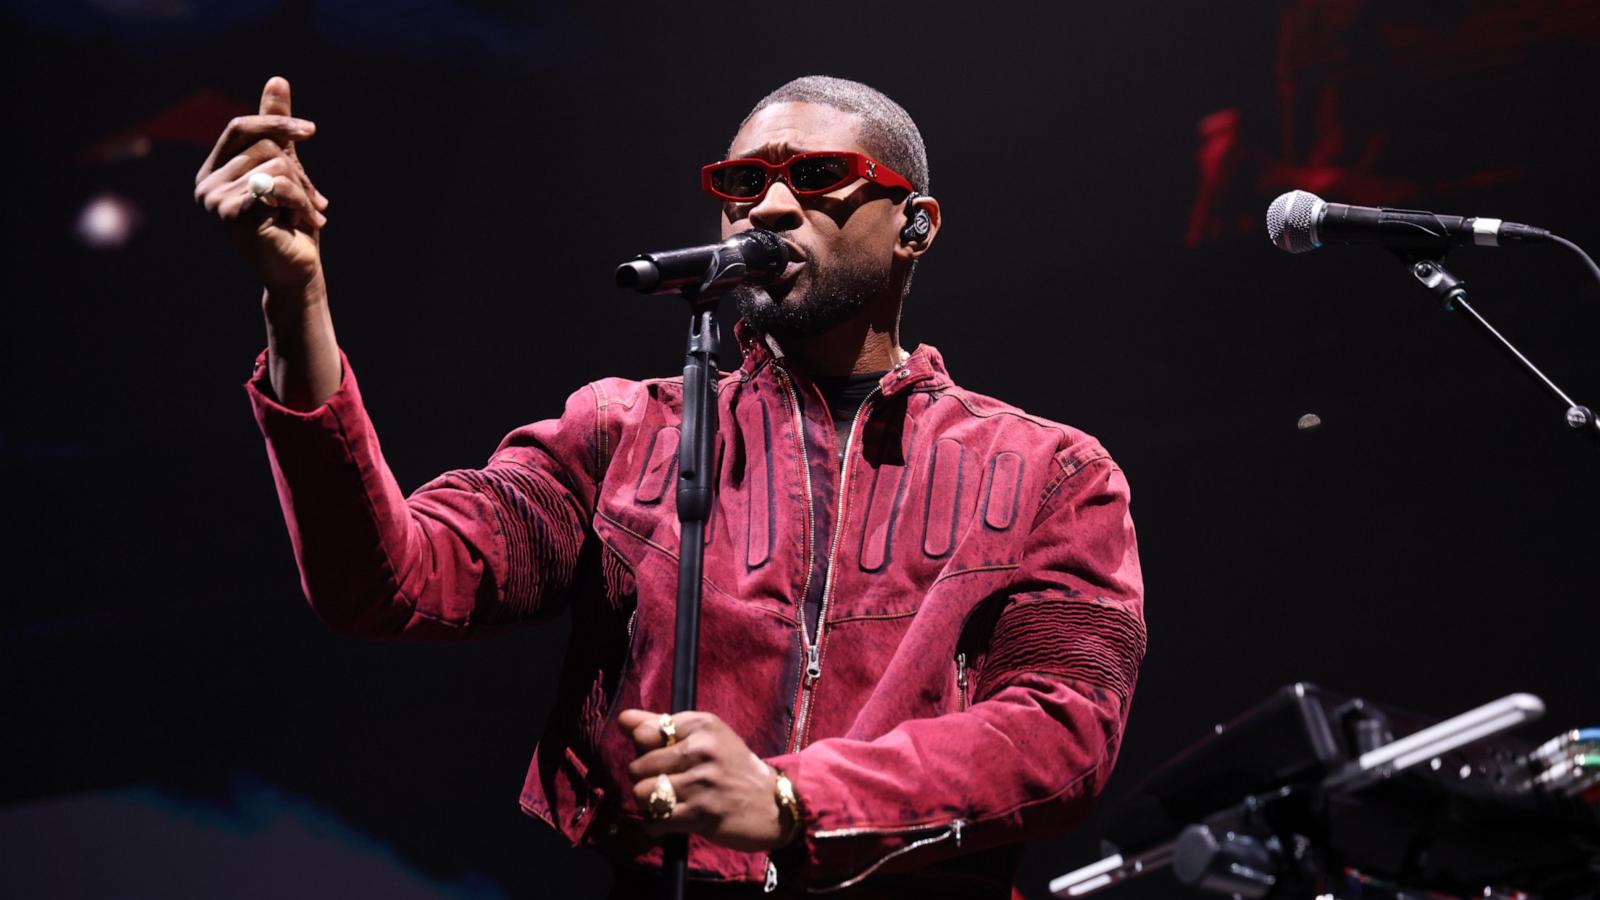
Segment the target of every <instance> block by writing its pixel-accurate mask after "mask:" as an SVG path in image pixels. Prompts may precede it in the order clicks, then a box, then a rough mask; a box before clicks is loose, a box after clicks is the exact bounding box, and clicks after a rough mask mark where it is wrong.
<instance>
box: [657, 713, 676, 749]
mask: <svg viewBox="0 0 1600 900" xmlns="http://www.w3.org/2000/svg"><path fill="white" fill-rule="evenodd" d="M657 727H659V728H660V729H661V744H662V746H664V747H671V746H672V745H673V744H676V743H677V742H678V723H677V722H674V721H672V713H662V714H661V721H660V723H659V724H658V726H657Z"/></svg>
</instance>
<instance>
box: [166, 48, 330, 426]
mask: <svg viewBox="0 0 1600 900" xmlns="http://www.w3.org/2000/svg"><path fill="white" fill-rule="evenodd" d="M315 133H316V124H315V123H313V122H311V121H309V120H306V119H297V118H295V117H294V116H293V115H291V114H290V106H289V82H288V81H287V80H286V79H283V78H279V77H273V78H271V79H268V81H267V83H266V86H265V87H264V88H262V91H261V107H260V113H259V114H257V115H254V116H240V117H239V118H237V119H234V120H233V121H232V122H229V123H228V127H227V128H226V129H224V130H223V132H222V136H221V137H219V138H218V139H217V144H216V146H215V147H213V148H212V150H211V155H210V156H208V157H206V161H205V163H204V164H202V165H201V166H200V171H199V172H197V173H196V174H195V177H194V184H195V187H194V198H195V202H196V203H199V204H200V205H201V206H203V207H205V209H206V210H207V211H208V212H210V213H212V214H213V215H215V216H216V217H217V218H218V219H219V220H221V221H222V223H223V224H224V225H225V226H226V229H227V233H228V238H229V240H230V241H231V242H232V244H233V245H234V248H235V249H237V250H238V251H239V254H240V255H241V256H243V257H244V259H245V262H247V263H248V264H249V265H250V267H251V268H252V269H253V270H254V271H255V273H256V274H257V275H258V276H259V277H260V278H261V283H262V285H263V287H264V290H263V292H262V296H261V309H262V313H263V315H264V316H265V319H266V325H267V370H268V372H269V375H270V383H271V385H272V393H273V396H274V397H275V398H277V400H278V401H279V402H281V403H283V404H284V405H285V406H287V407H289V408H290V409H297V410H308V409H315V408H316V407H318V406H321V405H322V403H323V402H324V401H326V400H327V399H328V397H330V396H332V394H333V392H334V391H335V390H336V389H337V388H338V386H339V372H340V368H339V344H338V341H337V339H336V338H335V337H334V333H333V317H332V316H331V315H330V314H329V311H328V287H327V282H326V280H325V279H324V278H323V273H322V248H321V235H322V227H323V226H324V225H326V224H327V223H328V217H327V216H326V215H325V214H324V212H323V211H324V210H326V209H327V208H328V198H326V197H324V196H323V195H322V192H321V191H319V190H317V188H316V186H315V185H313V184H312V183H311V177H310V176H309V175H307V174H306V170H305V166H303V165H302V164H301V163H300V157H299V155H298V154H297V153H296V152H295V142H296V141H302V140H306V139H308V138H310V137H311V136H312V135H313V134H315ZM263 186H266V187H265V189H263Z"/></svg>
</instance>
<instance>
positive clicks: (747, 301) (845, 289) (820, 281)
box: [733, 262, 889, 339]
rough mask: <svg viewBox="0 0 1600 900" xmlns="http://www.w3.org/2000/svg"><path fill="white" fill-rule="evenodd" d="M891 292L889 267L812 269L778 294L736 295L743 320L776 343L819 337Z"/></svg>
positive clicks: (746, 289) (739, 290)
mask: <svg viewBox="0 0 1600 900" xmlns="http://www.w3.org/2000/svg"><path fill="white" fill-rule="evenodd" d="M888 289H889V267H887V266H884V267H882V268H874V267H869V266H865V265H848V264H843V263H833V264H831V265H829V266H822V267H818V266H817V265H816V264H815V263H814V262H808V263H806V266H805V268H804V269H803V270H801V273H800V275H799V277H797V278H796V279H795V280H794V281H792V282H790V283H789V284H787V285H778V286H776V287H775V288H774V289H770V290H769V289H768V288H765V287H758V286H756V285H751V284H741V285H739V286H738V287H736V288H734V289H733V299H734V300H735V301H736V302H737V303H738V310H739V315H740V316H741V317H742V318H744V320H745V321H746V322H749V323H750V324H751V325H754V326H755V327H756V328H757V329H759V330H760V331H762V332H765V333H766V334H770V335H772V336H773V337H776V338H779V339H782V338H806V337H816V336H817V335H819V334H822V333H824V332H826V331H828V330H829V329H831V328H833V327H834V326H836V325H839V324H840V323H843V322H845V321H848V320H849V319H850V318H851V317H852V316H854V315H856V314H857V313H859V312H861V310H863V309H865V308H866V306H867V302H868V301H869V300H871V299H872V298H873V297H876V296H878V295H879V294H882V293H885V292H886V291H888Z"/></svg>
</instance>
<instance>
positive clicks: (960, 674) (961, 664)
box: [956, 653, 967, 709]
mask: <svg viewBox="0 0 1600 900" xmlns="http://www.w3.org/2000/svg"><path fill="white" fill-rule="evenodd" d="M956 692H957V694H958V695H959V696H960V698H961V707H960V708H961V709H966V708H967V654H966V653H957V654H956Z"/></svg>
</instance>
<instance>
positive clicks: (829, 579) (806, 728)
mask: <svg viewBox="0 0 1600 900" xmlns="http://www.w3.org/2000/svg"><path fill="white" fill-rule="evenodd" d="M880 390H881V388H878V387H874V388H873V389H872V390H871V392H869V393H868V394H867V396H866V397H864V398H863V399H862V401H861V406H859V407H857V408H856V414H855V417H854V418H852V419H851V420H850V433H849V434H847V435H846V436H845V439H844V453H843V454H842V455H841V456H840V458H839V498H838V502H837V503H835V504H834V506H833V540H832V542H831V543H830V544H829V546H828V564H827V568H825V569H824V570H823V574H822V578H823V581H822V609H821V610H820V611H819V612H818V613H817V635H816V638H815V639H814V640H812V641H811V642H810V644H808V645H807V647H806V677H805V682H804V684H803V686H802V688H801V694H800V711H799V714H798V715H796V716H795V724H796V726H797V727H796V729H795V731H796V735H797V738H796V742H795V745H794V747H793V748H792V749H793V750H799V749H800V748H801V747H804V746H805V745H806V741H807V740H808V739H809V737H810V733H811V695H812V693H813V691H815V690H816V685H817V679H819V678H821V677H822V636H823V634H824V632H826V631H827V626H828V605H829V603H830V602H831V601H832V600H833V563H834V560H835V558H836V557H837V556H838V554H839V541H840V539H841V538H842V537H843V536H844V521H845V517H846V514H847V513H848V503H849V497H850V451H851V449H853V448H854V447H855V442H856V428H857V427H858V426H860V424H861V419H862V417H863V416H864V415H865V414H866V412H867V409H868V407H870V406H872V399H873V398H874V397H876V396H877V395H878V392H879V391H880ZM801 618H802V621H803V620H804V613H803V612H802V615H801Z"/></svg>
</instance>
